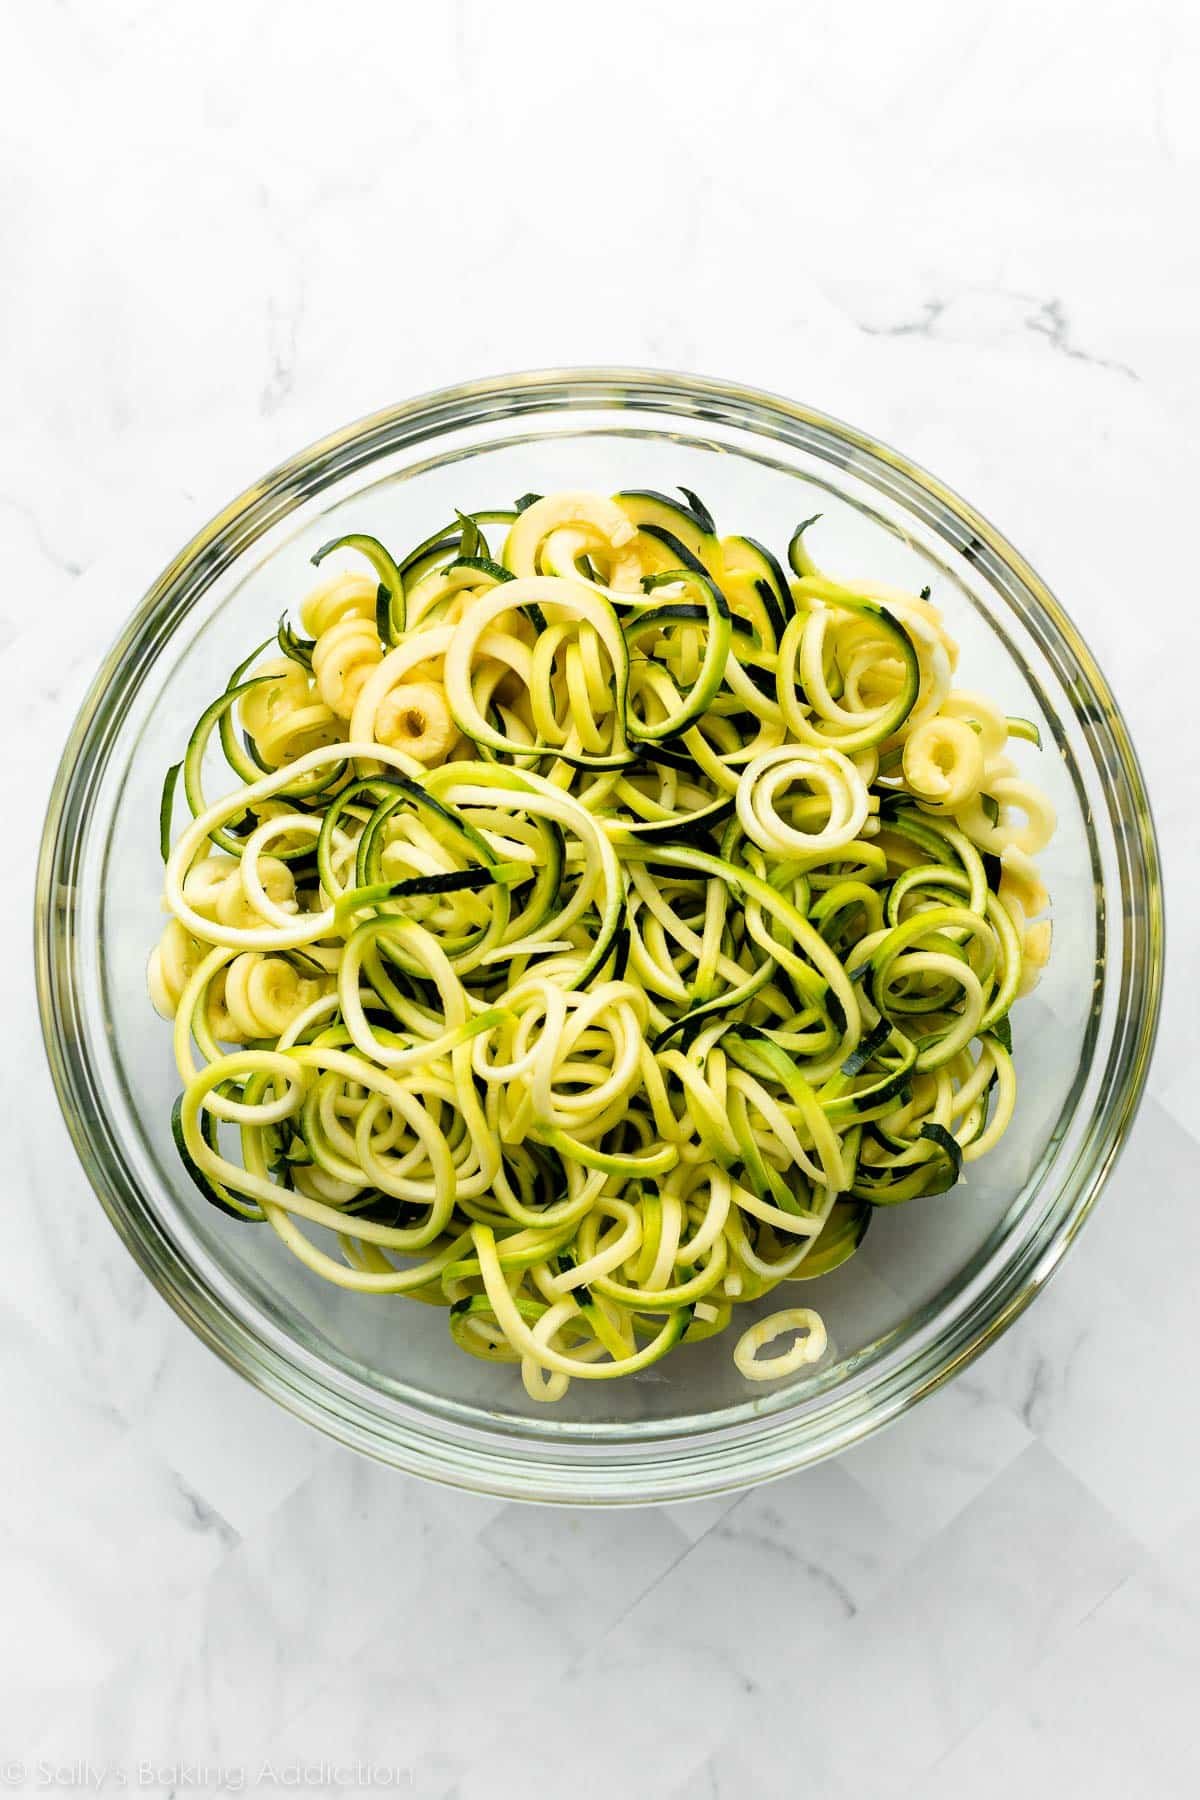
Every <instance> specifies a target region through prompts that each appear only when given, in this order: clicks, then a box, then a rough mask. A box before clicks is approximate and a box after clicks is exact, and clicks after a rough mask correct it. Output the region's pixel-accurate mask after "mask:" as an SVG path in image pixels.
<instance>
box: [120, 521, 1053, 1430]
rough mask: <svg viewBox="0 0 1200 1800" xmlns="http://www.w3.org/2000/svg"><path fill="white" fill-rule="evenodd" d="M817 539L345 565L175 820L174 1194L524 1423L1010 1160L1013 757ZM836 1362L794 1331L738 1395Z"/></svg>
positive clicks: (481, 542) (205, 765)
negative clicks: (378, 1321)
mask: <svg viewBox="0 0 1200 1800" xmlns="http://www.w3.org/2000/svg"><path fill="white" fill-rule="evenodd" d="M811 524H812V521H809V522H808V523H807V524H805V525H802V526H800V527H799V528H798V529H797V531H796V532H795V534H794V535H793V537H792V540H791V543H790V545H789V546H788V556H787V562H788V564H789V565H790V573H787V574H785V572H784V565H783V564H781V563H780V562H779V561H778V560H777V559H776V557H775V556H774V555H773V554H772V553H771V551H769V550H768V549H766V548H764V547H763V546H762V545H761V544H759V543H757V542H756V541H755V540H754V539H752V538H748V537H741V536H731V537H721V536H719V535H718V533H717V528H716V525H715V523H714V521H713V519H712V517H711V515H710V514H709V513H708V511H707V509H706V508H705V507H704V506H703V503H702V502H701V501H699V500H698V499H697V498H696V496H695V495H692V494H685V496H684V499H683V500H682V501H677V500H673V499H671V498H670V497H668V496H666V495H662V494H655V493H649V492H643V491H641V490H629V491H627V492H624V493H620V494H617V495H614V496H612V497H611V498H605V497H602V496H599V495H595V494H590V493H584V492H571V493H560V494H554V495H550V496H548V497H547V498H544V499H543V498H539V497H538V496H536V495H526V496H525V498H524V499H523V500H522V501H520V502H518V504H517V506H516V507H515V508H513V509H499V510H494V511H486V512H479V513H477V514H475V515H471V516H469V515H466V514H461V513H460V514H458V515H456V518H455V520H454V521H453V522H451V523H449V524H447V525H445V526H443V527H442V528H440V529H439V530H437V531H435V532H433V533H431V535H430V536H429V537H427V538H426V539H425V540H424V541H423V542H422V543H420V544H418V545H417V546H416V547H415V548H414V549H412V550H411V551H410V552H409V553H408V554H407V555H406V556H404V557H402V558H401V559H399V560H397V559H396V558H394V557H393V555H392V554H391V552H390V551H389V550H388V549H386V548H385V547H384V545H383V544H382V543H380V542H379V540H378V539H376V538H374V537H371V536H368V535H366V534H352V535H350V536H347V537H343V538H339V539H337V540H336V541H335V542H334V543H332V544H327V545H325V546H324V547H323V548H322V549H321V550H320V551H318V553H317V555H316V556H315V557H314V559H313V560H314V562H316V563H322V564H323V563H325V559H326V557H327V556H336V558H337V559H339V560H341V559H345V561H346V564H347V566H345V567H336V566H335V565H334V564H330V565H327V566H326V567H325V568H324V569H323V570H322V577H321V580H320V582H319V584H318V585H317V586H316V587H315V588H313V590H312V591H311V592H310V593H309V594H308V596H307V598H305V599H304V600H303V601H302V604H301V606H300V610H299V625H298V628H295V627H293V626H292V625H290V624H289V623H288V622H287V620H286V618H285V619H284V620H282V621H281V622H280V624H279V627H278V630H277V632H276V633H275V634H274V635H273V637H272V638H270V639H268V640H267V643H266V644H265V645H263V646H261V647H260V649H259V650H258V651H254V652H252V653H251V654H250V656H249V657H248V658H247V659H246V661H245V662H244V663H242V664H241V665H240V666H239V667H238V668H237V669H235V670H234V671H233V672H232V674H231V676H230V678H229V681H228V683H227V684H226V686H225V688H224V690H223V691H222V692H221V693H220V694H219V695H218V696H217V697H216V698H215V699H214V701H213V702H212V704H211V705H210V706H209V707H208V708H207V709H206V710H205V712H204V714H203V715H202V716H201V718H200V720H199V721H198V723H197V725H196V727H195V730H194V731H193V733H192V735H191V738H190V739H189V741H188V743H187V745H186V747H185V750H184V755H183V758H182V761H181V762H180V764H178V765H177V766H176V767H174V768H173V769H171V770H170V771H169V772H168V775H167V779H166V783H165V785H164V792H163V805H162V811H161V835H162V848H163V858H164V862H165V865H166V872H165V884H164V890H165V907H166V910H167V911H168V912H169V914H170V918H169V920H168V922H167V924H166V927H165V929H164V931H163V934H162V937H161V939H160V941H159V943H158V944H157V945H156V946H155V948H154V950H153V952H152V953H151V956H150V964H149V972H148V985H149V990H150V997H151V999H152V1001H153V1004H154V1006H155V1008H156V1009H157V1010H158V1012H159V1013H161V1014H162V1015H163V1016H164V1017H165V1018H168V1019H172V1020H174V1040H173V1041H174V1054H175V1060H176V1063H177V1066H178V1069H179V1076H180V1081H181V1085H182V1092H181V1094H180V1097H179V1099H178V1101H177V1102H176V1106H175V1111H174V1115H173V1120H172V1128H173V1133H174V1137H175V1141H176V1145H177V1148H178V1150H179V1154H180V1157H181V1158H182V1161H183V1163H184V1166H185V1168H186V1169H187V1171H188V1173H189V1175H190V1176H191V1178H192V1180H193V1181H194V1182H195V1184H196V1186H197V1187H198V1188H199V1189H200V1191H201V1193H202V1194H203V1195H204V1196H205V1198H206V1199H207V1200H209V1201H210V1202H211V1203H212V1204H213V1205H214V1206H216V1207H218V1208H219V1209H221V1210H222V1211H223V1212H224V1213H226V1214H227V1215H229V1216H230V1217H231V1218H233V1219H236V1220H238V1221H241V1222H251V1221H253V1222H258V1223H259V1224H262V1225H265V1226H266V1227H267V1228H268V1229H269V1230H270V1231H273V1232H274V1233H275V1234H276V1236H277V1237H278V1238H279V1239H280V1240H281V1242H282V1243H283V1244H284V1245H285V1246H286V1248H287V1249H288V1250H289V1251H290V1252H291V1253H292V1254H293V1255H294V1256H296V1257H297V1258H298V1259H299V1260H300V1261H301V1262H302V1263H303V1264H304V1265H305V1266H306V1267H307V1268H308V1269H309V1270H310V1271H311V1272H312V1273H313V1274H314V1275H316V1276H319V1277H321V1278H323V1279H325V1280H328V1281H332V1282H335V1283H337V1284H338V1285H340V1286H342V1287H345V1288H349V1289H353V1290H356V1291H358V1292H360V1293H364V1294H403V1295H407V1296H408V1297H409V1298H411V1299H416V1300H421V1301H424V1302H425V1303H426V1304H429V1305H434V1306H440V1307H443V1308H446V1309H447V1311H448V1317H449V1328H450V1333H451V1336H452V1337H453V1340H454V1342H455V1343H456V1344H457V1345H458V1346H459V1348H461V1349H462V1350H463V1351H465V1352H467V1353H468V1354H469V1355H472V1356H475V1357H479V1358H482V1359H484V1360H486V1361H490V1362H500V1363H512V1364H515V1365H517V1367H518V1368H519V1372H520V1377H521V1380H522V1382H523V1384H524V1387H525V1390H526V1392H527V1393H528V1394H529V1395H530V1397H531V1398H532V1399H534V1400H537V1401H557V1400H561V1399H562V1397H563V1395H564V1394H565V1393H566V1392H567V1391H568V1388H569V1384H570V1383H571V1382H572V1381H606V1380H612V1379H614V1378H617V1377H620V1376H624V1375H631V1374H634V1373H636V1372H637V1371H638V1370H640V1369H644V1368H647V1367H648V1366H649V1365H651V1364H652V1363H655V1362H657V1361H659V1360H660V1359H661V1358H662V1357H664V1356H666V1355H667V1353H668V1352H669V1351H671V1350H673V1349H674V1348H675V1347H676V1346H677V1345H679V1344H682V1343H694V1342H697V1341H699V1340H702V1339H704V1338H707V1337H711V1336H713V1335H715V1334H717V1333H720V1332H723V1331H724V1330H725V1329H726V1328H727V1327H728V1326H729V1324H730V1323H731V1320H732V1318H733V1315H734V1312H735V1309H737V1308H739V1307H745V1306H749V1305H750V1304H751V1303H753V1302H756V1301H759V1300H761V1299H762V1298H763V1296H765V1295H767V1294H768V1293H770V1292H771V1291H772V1290H773V1289H775V1288H776V1287H778V1286H779V1285H780V1284H781V1283H783V1282H792V1281H802V1280H809V1279H811V1278H813V1277H814V1276H818V1275H822V1274H826V1273H828V1272H829V1271H830V1270H832V1269H835V1268H837V1267H838V1266H839V1265H840V1264H841V1263H843V1262H845V1261H846V1260H847V1259H848V1258H849V1257H851V1256H852V1255H853V1254H854V1253H855V1251H856V1250H857V1249H858V1247H859V1245H860V1244H861V1243H862V1241H863V1238H864V1236H865V1235H866V1231H867V1228H868V1226H869V1224H870V1221H871V1217H872V1215H873V1212H874V1209H875V1208H876V1207H879V1206H893V1205H897V1204H899V1203H901V1202H904V1201H908V1200H912V1199H916V1198H918V1197H920V1196H924V1195H930V1194H937V1193H941V1192H944V1191H945V1190H947V1189H949V1188H951V1187H953V1186H954V1185H955V1184H956V1183H957V1182H958V1181H959V1180H960V1178H961V1176H962V1173H963V1170H964V1168H965V1167H966V1165H967V1164H969V1163H971V1162H973V1161H975V1160H976V1159H977V1158H979V1157H980V1156H982V1155H985V1154H986V1153H987V1152H988V1151H989V1150H990V1149H992V1148H993V1147H994V1146H995V1144H996V1143H997V1142H998V1140H999V1139H1000V1137H1001V1136H1002V1135H1003V1133H1004V1131H1005V1130H1006V1128H1007V1126H1008V1124H1009V1121H1010V1120H1011V1118H1012V1114H1013V1109H1014V1106H1015V1104H1016V1077H1015V1073H1014V1068H1013V1061H1012V1036H1011V1028H1010V1022H1009V1014H1010V1009H1011V1007H1012V1005H1013V1003H1014V1001H1015V1000H1016V999H1017V998H1018V997H1019V996H1020V995H1022V994H1025V993H1028V992H1029V990H1030V989H1031V987H1032V986H1033V985H1034V984H1035V982H1036V980H1037V977H1038V974H1039V972H1040V970H1041V968H1042V967H1043V966H1044V965H1045V962H1046V960H1047V957H1048V955H1049V952H1050V924H1049V921H1048V920H1047V919H1046V918H1044V917H1042V916H1041V915H1043V914H1044V913H1045V912H1046V910H1047V908H1048V906H1049V896H1048V894H1047V892H1046V888H1045V886H1044V884H1043V882H1042V880H1041V877H1040V875H1039V873H1038V868H1037V864H1036V862H1035V860H1034V858H1035V856H1036V854H1037V853H1038V851H1040V850H1041V849H1043V848H1044V847H1045V845H1046V844H1047V842H1048V841H1049V839H1050V836H1051V834H1052V833H1053V830H1054V814H1053V809H1052V808H1051V806H1050V803H1049V801H1048V800H1047V799H1046V797H1045V795H1043V794H1042V793H1041V792H1040V791H1039V790H1038V789H1037V788H1036V787H1035V786H1034V785H1033V784H1032V783H1030V782H1029V781H1028V780H1026V779H1025V777H1024V776H1023V774H1022V773H1021V772H1020V770H1019V768H1018V766H1017V764H1016V762H1015V761H1014V760H1013V755H1012V753H1013V750H1014V748H1015V747H1016V746H1020V745H1024V744H1028V743H1031V742H1032V743H1034V744H1036V743H1037V731H1036V728H1035V727H1034V726H1032V725H1031V724H1029V723H1028V722H1027V721H1025V720H1021V719H1009V718H1006V717H1005V715H1004V714H1003V713H1002V712H1001V711H1000V710H999V709H998V707H996V706H995V705H994V704H993V702H992V701H991V700H989V698H988V697H987V696H986V695H984V694H979V693H976V692H971V691H966V690H960V689H957V688H955V687H954V685H953V682H954V675H955V670H956V665H957V661H958V651H957V647H956V645H955V644H954V641H953V639H952V638H951V636H950V634H949V633H948V631H947V630H946V627H945V625H944V623H943V621H942V618H941V615H940V613H939V612H938V610H937V608H936V607H935V606H934V605H933V603H932V600H931V598H930V595H929V592H928V590H925V591H924V592H923V593H922V594H921V595H919V596H918V595H912V594H904V593H900V592H896V591H894V590H890V589H882V588H879V587H875V586H870V585H855V584H853V583H846V582H843V581H840V580H834V579H833V578H831V577H829V576H828V575H826V574H824V573H822V571H821V570H820V569H818V568H817V566H816V564H815V563H814V562H813V560H812V557H811V555H810V553H809V549H808V546H807V533H808V530H809V527H810V526H811ZM496 527H499V528H500V534H501V535H498V536H496V538H495V543H496V548H495V549H493V545H492V543H491V542H489V538H488V535H487V533H488V532H489V531H494V528H496ZM331 571H332V572H331ZM222 760H223V762H224V764H225V765H227V767H228V770H229V771H231V772H232V776H233V784H232V786H229V784H228V781H226V782H225V784H224V785H226V786H227V787H228V791H227V792H225V793H223V794H220V795H219V797H216V798H213V797H212V794H211V792H210V786H209V783H210V781H211V780H215V781H216V782H217V785H218V786H219V785H221V782H220V776H219V775H218V774H217V771H218V770H219V769H220V767H221V762H222ZM177 789H179V790H181V791H182V795H183V798H184V800H185V801H186V805H187V808H188V811H189V813H190V815H191V816H190V819H189V821H188V822H187V824H186V825H185V826H184V828H183V829H182V831H180V832H179V833H178V835H177V836H175V837H174V840H173V841H172V826H173V821H174V816H175V803H176V795H177ZM743 1316H744V1315H743ZM789 1338H790V1340H791V1342H790V1344H786V1346H785V1347H783V1348H779V1349H776V1350H774V1351H772V1350H771V1346H772V1345H775V1344H777V1343H778V1344H781V1345H784V1344H785V1340H788V1339H789ZM764 1350H765V1351H767V1352H768V1354H765V1355H763V1354H760V1353H761V1352H763V1351H764ZM825 1352H826V1334H825V1327H824V1325H823V1323H822V1321H821V1318H820V1317H819V1315H818V1314H817V1313H815V1312H814V1311H812V1309H811V1308H808V1307H787V1308H785V1309H784V1310H783V1311H781V1312H778V1313H775V1314H772V1315H770V1316H769V1317H767V1318H758V1319H756V1321H755V1322H754V1323H752V1324H751V1325H750V1326H749V1328H748V1329H746V1330H744V1331H743V1332H742V1334H741V1336H740V1337H739V1338H738V1340H737V1345H736V1348H735V1350H734V1362H735V1364H736V1366H737V1368H738V1369H739V1370H740V1371H741V1373H742V1374H743V1375H744V1376H745V1377H746V1379H747V1380H751V1381H762V1380H777V1379H781V1378H784V1377H791V1376H794V1375H796V1374H798V1373H800V1372H801V1371H803V1370H804V1369H806V1368H809V1367H811V1366H812V1365H814V1364H816V1363H817V1362H818V1361H819V1360H820V1359H821V1357H822V1356H823V1355H824V1354H825Z"/></svg>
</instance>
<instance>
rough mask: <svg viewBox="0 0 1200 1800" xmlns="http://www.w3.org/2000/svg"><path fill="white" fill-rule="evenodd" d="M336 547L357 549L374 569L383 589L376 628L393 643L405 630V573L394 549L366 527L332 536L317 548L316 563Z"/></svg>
mask: <svg viewBox="0 0 1200 1800" xmlns="http://www.w3.org/2000/svg"><path fill="white" fill-rule="evenodd" d="M334 550H357V551H358V553H359V555H360V556H365V557H366V559H367V561H368V562H369V563H370V565H371V567H372V568H373V569H374V571H375V573H376V575H377V576H378V577H379V585H380V588H381V589H382V593H381V596H380V601H379V605H378V606H377V608H376V613H375V623H376V628H377V630H378V631H379V635H380V637H381V638H382V640H383V642H384V643H385V644H394V643H395V642H396V641H397V639H398V638H399V637H400V636H401V635H402V634H403V631H404V577H403V575H402V574H401V573H400V570H399V569H398V568H397V566H396V564H395V561H394V560H393V558H392V554H391V551H390V550H387V549H385V547H384V546H383V545H382V544H381V543H380V541H379V539H378V538H377V537H371V536H370V535H369V534H368V533H367V532H365V531H351V532H347V534H346V536H345V537H339V538H331V539H330V540H329V542H328V543H327V544H322V545H321V548H320V549H319V550H316V551H314V553H313V556H312V562H313V564H314V566H319V565H320V564H321V563H323V562H324V560H325V558H326V557H327V556H329V555H331V554H332V552H333V551H334Z"/></svg>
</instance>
